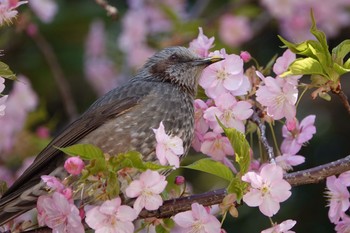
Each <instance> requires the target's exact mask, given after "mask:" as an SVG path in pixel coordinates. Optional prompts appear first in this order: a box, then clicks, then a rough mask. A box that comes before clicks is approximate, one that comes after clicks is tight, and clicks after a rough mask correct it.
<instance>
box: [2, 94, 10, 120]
mask: <svg viewBox="0 0 350 233" xmlns="http://www.w3.org/2000/svg"><path fill="white" fill-rule="evenodd" d="M7 98H8V96H7V95H4V96H1V97H0V117H1V116H4V115H5V109H6V105H5V103H6V101H7Z"/></svg>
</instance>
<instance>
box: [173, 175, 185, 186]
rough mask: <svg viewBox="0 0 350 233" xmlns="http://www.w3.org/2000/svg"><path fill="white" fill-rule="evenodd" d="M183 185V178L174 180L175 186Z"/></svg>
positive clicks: (179, 177) (178, 177)
mask: <svg viewBox="0 0 350 233" xmlns="http://www.w3.org/2000/svg"><path fill="white" fill-rule="evenodd" d="M184 183H185V177H183V176H177V177H176V178H175V184H176V185H182V184H184Z"/></svg>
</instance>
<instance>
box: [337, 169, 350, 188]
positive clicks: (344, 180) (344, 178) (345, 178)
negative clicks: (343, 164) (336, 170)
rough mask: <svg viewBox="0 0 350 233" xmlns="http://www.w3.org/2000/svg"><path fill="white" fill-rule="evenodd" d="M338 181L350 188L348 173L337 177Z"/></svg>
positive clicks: (349, 173) (349, 172)
mask: <svg viewBox="0 0 350 233" xmlns="http://www.w3.org/2000/svg"><path fill="white" fill-rule="evenodd" d="M338 179H339V180H340V182H341V183H342V184H344V185H345V186H347V187H349V186H350V171H346V172H343V173H342V174H340V175H339V177H338Z"/></svg>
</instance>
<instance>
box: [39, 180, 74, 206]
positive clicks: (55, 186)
mask: <svg viewBox="0 0 350 233" xmlns="http://www.w3.org/2000/svg"><path fill="white" fill-rule="evenodd" d="M41 180H42V181H43V182H44V183H45V184H46V185H47V187H49V188H50V189H52V190H54V191H56V192H58V193H61V194H63V196H64V197H65V198H66V199H67V200H68V201H69V202H73V200H72V197H73V191H72V189H71V188H69V187H66V186H64V185H63V184H62V182H61V181H60V180H59V179H57V178H56V177H54V176H47V175H42V176H41Z"/></svg>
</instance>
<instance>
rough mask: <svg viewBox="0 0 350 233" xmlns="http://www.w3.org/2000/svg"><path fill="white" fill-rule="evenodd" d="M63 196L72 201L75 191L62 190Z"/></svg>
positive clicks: (69, 189)
mask: <svg viewBox="0 0 350 233" xmlns="http://www.w3.org/2000/svg"><path fill="white" fill-rule="evenodd" d="M62 194H63V196H64V197H65V198H66V199H67V200H71V199H72V197H73V191H72V189H71V188H65V189H63V190H62Z"/></svg>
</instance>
